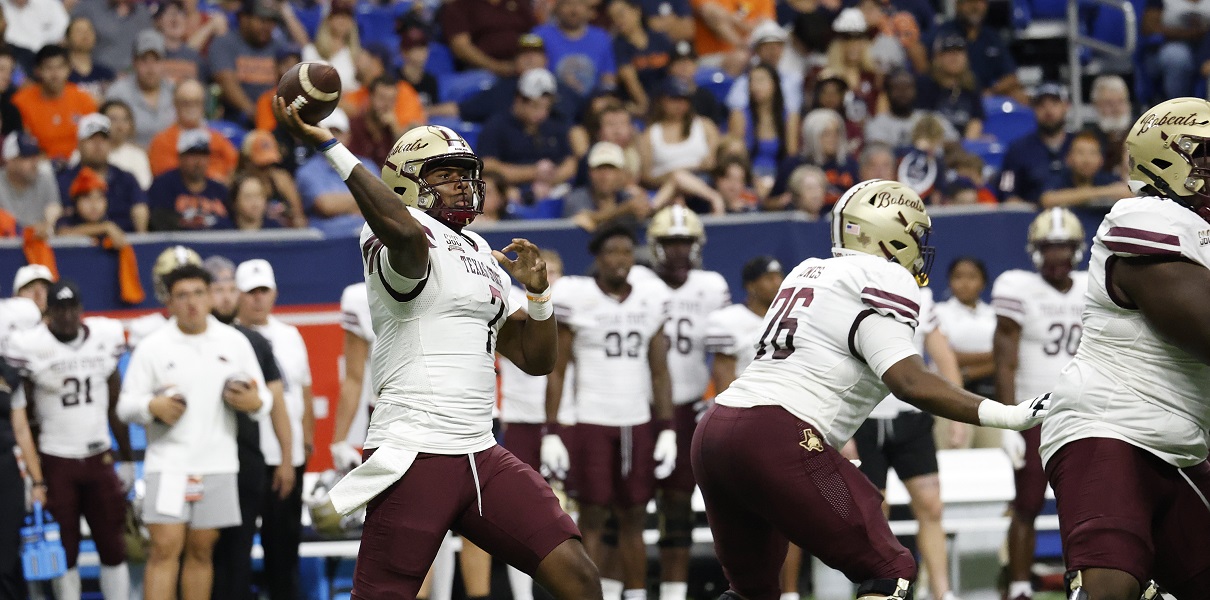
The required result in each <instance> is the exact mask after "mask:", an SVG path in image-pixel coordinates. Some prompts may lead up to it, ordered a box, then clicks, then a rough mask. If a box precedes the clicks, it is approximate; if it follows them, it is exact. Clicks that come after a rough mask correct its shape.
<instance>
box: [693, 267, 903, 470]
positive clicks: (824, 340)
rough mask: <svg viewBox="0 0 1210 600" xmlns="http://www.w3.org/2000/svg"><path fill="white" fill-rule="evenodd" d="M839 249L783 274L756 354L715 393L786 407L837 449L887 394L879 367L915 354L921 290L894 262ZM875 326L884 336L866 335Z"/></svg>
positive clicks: (742, 403) (730, 402) (736, 401)
mask: <svg viewBox="0 0 1210 600" xmlns="http://www.w3.org/2000/svg"><path fill="white" fill-rule="evenodd" d="M833 252H834V253H836V254H837V255H838V256H836V257H835V258H831V259H820V258H809V259H807V260H805V261H803V262H802V263H800V264H799V265H798V266H797V267H795V268H794V270H793V271H790V273H789V274H787V275H786V279H785V281H784V282H783V283H782V286H781V289H780V290H779V291H778V294H777V297H776V298H775V299H774V300H773V304H772V305H770V307H769V311H768V312H767V313H765V319H764V321H763V322H762V323H761V337H760V340H759V341H758V342H757V345H756V359H755V360H754V361H752V364H750V365H748V368H747V369H745V370H744V372H743V373H741V374H740V376H739V379H737V380H736V381H735V383H732V384H731V387H729V388H727V390H726V391H724V392H723V393H721V394H719V395H718V397H717V398H716V399H715V401H716V402H718V403H719V404H722V405H724V406H734V407H739V408H748V407H753V406H766V405H777V406H781V407H783V408H785V409H786V410H787V411H789V412H790V413H792V414H793V415H795V416H796V417H798V418H800V419H802V420H803V421H805V422H807V423H810V424H812V425H814V426H815V427H816V428H817V429H819V432H820V433H821V434H823V436H824V438H825V439H826V440H827V441H828V443H829V444H831V445H833V446H835V447H840V446H841V445H842V444H844V442H845V441H847V440H848V439H849V438H850V437H852V436H853V432H854V431H856V430H857V427H858V426H860V425H861V423H862V422H863V421H865V419H866V417H867V416H868V415H869V414H870V411H871V410H873V409H874V406H875V405H876V404H878V403H879V402H880V401H881V400H882V399H883V398H884V397H885V396H886V395H887V388H886V385H885V384H883V383H882V379H881V377H882V374H883V373H885V372H886V370H887V369H889V368H890V367H891V366H892V365H894V364H895V363H897V362H899V361H900V360H903V359H904V358H907V357H909V356H911V355H913V354H917V352H916V349H915V347H914V346H913V344H912V330H913V329H914V328H915V327H916V324H917V319H918V318H919V311H920V290H919V288H918V287H917V285H916V281H915V280H914V279H913V278H912V276H911V275H910V274H909V273H908V271H907V269H904V268H903V267H901V266H899V265H897V264H894V263H891V262H888V261H886V260H884V259H880V258H877V257H875V256H870V255H867V254H857V253H852V252H848V251H843V250H834V251H833ZM871 332H877V333H878V334H880V335H877V336H871V335H862V334H863V333H865V334H868V333H871ZM884 333H889V334H890V335H883V334H884ZM866 340H871V342H870V343H866ZM873 340H882V343H875V342H874V341H873Z"/></svg>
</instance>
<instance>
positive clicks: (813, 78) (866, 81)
mask: <svg viewBox="0 0 1210 600" xmlns="http://www.w3.org/2000/svg"><path fill="white" fill-rule="evenodd" d="M832 29H833V30H834V31H835V37H833V38H832V43H831V44H828V62H827V65H826V66H824V67H815V68H813V69H811V70H810V71H809V72H808V73H807V77H806V78H805V79H804V80H803V86H804V89H805V90H813V89H814V88H815V83H816V82H817V81H819V80H822V79H823V78H824V75H823V73H824V72H825V71H826V72H828V73H830V74H831V75H832V76H835V77H839V78H840V79H841V80H843V81H844V82H845V85H847V86H848V89H849V91H850V92H851V93H852V95H851V96H850V97H849V99H848V101H847V102H846V103H845V111H844V112H843V113H841V114H843V115H844V116H845V118H846V119H848V120H850V121H854V122H858V123H864V122H865V121H866V119H869V118H870V117H872V116H874V115H875V114H876V113H877V112H878V108H879V107H880V106H881V105H882V104H881V103H882V102H883V101H884V100H883V97H882V77H881V75H880V74H879V73H878V70H877V69H876V68H875V66H874V60H873V56H872V55H871V53H870V38H869V36H868V35H867V34H866V30H867V27H866V21H865V17H864V16H863V15H862V13H861V10H860V9H857V8H847V9H845V10H842V11H840V14H839V16H837V17H836V20H835V21H833V22H832Z"/></svg>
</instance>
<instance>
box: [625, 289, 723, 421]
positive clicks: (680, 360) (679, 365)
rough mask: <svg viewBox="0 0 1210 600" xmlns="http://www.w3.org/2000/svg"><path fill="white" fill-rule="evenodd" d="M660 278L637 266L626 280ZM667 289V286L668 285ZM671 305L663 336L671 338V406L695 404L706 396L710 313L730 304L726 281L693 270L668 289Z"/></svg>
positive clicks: (669, 344) (669, 350)
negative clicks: (707, 336) (677, 284)
mask: <svg viewBox="0 0 1210 600" xmlns="http://www.w3.org/2000/svg"><path fill="white" fill-rule="evenodd" d="M642 279H655V280H657V281H659V282H660V283H664V281H663V280H662V279H660V276H659V275H657V274H656V273H655V271H652V270H651V269H648V268H647V267H644V266H640V265H636V266H635V267H634V268H632V269H630V275H629V277H627V280H628V281H630V282H631V283H632V284H633V283H634V282H635V281H638V280H642ZM665 285H666V286H667V284H665ZM668 289H669V293H670V295H671V298H672V304H671V305H670V306H669V310H668V322H667V323H666V324H665V325H664V333H665V334H666V335H667V336H668V375H669V376H670V377H671V378H672V403H673V404H693V403H694V402H698V401H700V400H701V399H702V396H705V395H706V385H707V384H708V383H709V381H710V367H709V366H708V365H707V364H706V335H707V329H708V325H707V320H708V319H709V317H710V313H712V312H714V311H716V310H718V309H720V308H722V307H724V306H727V305H728V304H731V289H730V287H728V286H727V280H726V279H724V278H723V276H722V275H719V274H718V273H715V272H714V271H703V270H701V269H693V270H691V271H689V277H688V278H687V279H686V280H685V283H684V284H682V285H681V287H678V288H672V287H671V286H668Z"/></svg>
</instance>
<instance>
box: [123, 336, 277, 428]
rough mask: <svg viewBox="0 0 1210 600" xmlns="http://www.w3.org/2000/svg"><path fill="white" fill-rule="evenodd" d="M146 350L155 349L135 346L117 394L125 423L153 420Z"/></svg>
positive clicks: (151, 374)
mask: <svg viewBox="0 0 1210 600" xmlns="http://www.w3.org/2000/svg"><path fill="white" fill-rule="evenodd" d="M148 352H155V349H154V348H148V347H147V346H146V345H142V346H139V347H138V348H135V351H134V354H132V355H131V357H130V364H128V365H126V376H125V377H124V378H123V379H122V392H121V394H120V395H119V396H118V418H119V419H122V420H123V421H125V422H127V423H139V424H141V425H148V424H150V423H151V422H152V420H153V417H152V416H151V399H152V398H154V397H155V388H156V377H155V373H154V371H153V370H152V365H151V356H150V355H149V354H148ZM262 387H263V382H262Z"/></svg>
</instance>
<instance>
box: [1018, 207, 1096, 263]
mask: <svg viewBox="0 0 1210 600" xmlns="http://www.w3.org/2000/svg"><path fill="white" fill-rule="evenodd" d="M1048 244H1071V245H1073V246H1075V248H1076V252H1075V254H1073V255H1072V258H1071V266H1073V267H1074V266H1076V265H1078V264H1080V261H1082V260H1084V250H1085V249H1086V245H1085V243H1084V226H1083V225H1081V224H1080V219H1078V218H1076V214H1075V213H1073V212H1071V211H1070V210H1068V209H1066V208H1062V207H1058V206H1056V207H1054V208H1050V209H1047V210H1044V211H1042V212H1041V214H1039V215H1038V216H1037V217H1035V218H1034V220H1033V223H1030V224H1029V241H1028V242H1027V243H1026V244H1025V251H1026V252H1029V257H1030V259H1032V260H1033V261H1034V267H1035V268H1038V269H1041V268H1042V247H1043V246H1046V245H1048Z"/></svg>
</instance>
